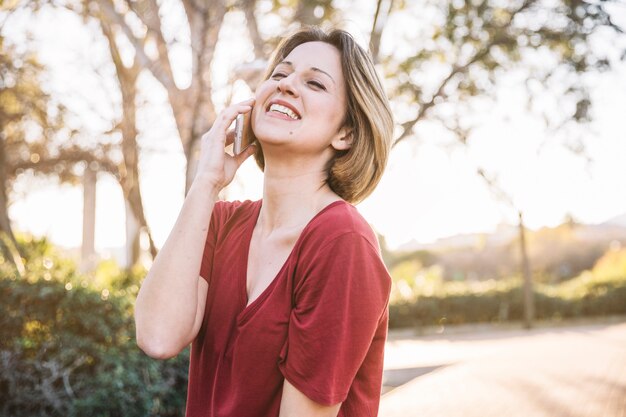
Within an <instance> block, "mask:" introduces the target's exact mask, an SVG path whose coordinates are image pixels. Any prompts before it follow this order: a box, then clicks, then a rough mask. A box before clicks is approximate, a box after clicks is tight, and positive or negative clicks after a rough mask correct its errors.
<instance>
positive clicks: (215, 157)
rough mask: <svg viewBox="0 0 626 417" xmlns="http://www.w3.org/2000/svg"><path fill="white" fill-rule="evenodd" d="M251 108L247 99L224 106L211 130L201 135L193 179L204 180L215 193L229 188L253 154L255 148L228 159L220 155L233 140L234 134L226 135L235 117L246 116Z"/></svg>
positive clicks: (247, 149)
mask: <svg viewBox="0 0 626 417" xmlns="http://www.w3.org/2000/svg"><path fill="white" fill-rule="evenodd" d="M253 105H254V99H253V98H250V99H248V100H246V101H242V102H241V103H236V104H233V105H231V106H228V107H227V108H225V109H224V110H222V111H221V112H220V114H218V116H217V118H216V119H215V122H214V123H213V126H212V127H211V129H210V130H209V131H208V132H207V133H205V134H204V135H202V139H201V144H200V160H199V161H198V169H197V171H196V176H195V178H202V179H203V180H207V181H208V182H209V183H211V184H213V185H214V186H215V187H216V189H217V190H218V191H219V190H221V189H222V188H224V187H226V186H227V185H228V184H230V182H231V181H232V180H233V178H234V177H235V173H236V172H237V169H239V167H240V166H241V164H242V163H243V161H245V160H246V159H247V158H248V157H249V156H250V155H253V154H254V153H255V152H256V149H257V148H256V146H257V145H255V144H252V145H250V146H248V147H247V148H246V149H245V150H244V151H243V152H241V153H240V154H239V155H235V156H231V155H229V154H227V153H226V152H224V148H225V147H226V146H228V145H230V144H231V143H232V142H233V140H234V132H233V131H232V130H231V131H229V132H227V129H228V127H229V126H230V125H231V123H232V122H233V121H234V120H235V118H236V117H237V115H238V114H240V113H248V112H250V111H251V110H252V106H253Z"/></svg>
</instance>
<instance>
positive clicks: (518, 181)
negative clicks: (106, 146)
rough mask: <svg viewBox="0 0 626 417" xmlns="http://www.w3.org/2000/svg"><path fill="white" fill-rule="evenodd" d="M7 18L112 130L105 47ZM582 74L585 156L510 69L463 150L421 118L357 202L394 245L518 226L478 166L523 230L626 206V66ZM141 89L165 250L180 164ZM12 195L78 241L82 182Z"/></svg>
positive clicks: (19, 215) (147, 91)
mask: <svg viewBox="0 0 626 417" xmlns="http://www.w3.org/2000/svg"><path fill="white" fill-rule="evenodd" d="M174 12H175V10H174V11H172V13H166V15H170V16H171V15H172V14H175V13H174ZM365 12H369V11H365ZM365 12H364V13H365ZM229 19H232V21H231V23H233V25H232V29H230V32H229V31H228V30H225V32H224V33H223V34H222V36H226V37H228V39H233V42H234V45H235V47H233V46H232V45H231V46H230V47H229V48H228V50H221V51H219V50H218V51H217V55H218V56H221V57H222V58H221V59H222V60H223V61H220V62H221V64H220V65H218V66H216V67H217V68H216V70H215V74H214V75H215V81H214V82H215V83H216V84H224V85H227V86H228V87H225V88H223V89H221V90H220V91H217V92H216V95H215V97H214V98H215V101H216V102H218V103H222V104H223V103H224V101H225V100H226V99H227V97H228V96H229V95H230V94H232V96H233V99H234V100H238V99H244V98H246V97H247V96H248V95H249V94H250V92H249V91H248V90H247V89H246V88H245V86H242V85H240V84H235V85H230V84H229V82H228V74H229V69H230V68H231V67H232V65H234V63H235V62H241V61H243V60H245V59H248V58H249V57H250V55H251V48H250V47H249V45H248V44H246V43H245V42H243V41H238V40H237V38H238V36H239V35H238V34H237V32H236V31H237V28H238V27H241V26H240V25H241V24H243V20H242V19H243V18H242V16H241V15H237V14H233V15H232V16H230V17H229ZM354 19H355V20H354V22H355V24H354V29H353V31H354V32H357V33H356V37H357V39H359V38H360V39H364V36H363V35H364V34H365V33H366V31H367V29H368V26H369V22H367V21H363V22H365V23H360V24H357V23H356V22H358V21H359V20H358V17H354ZM9 23H10V25H7V27H5V28H3V29H2V30H3V33H4V35H5V36H7V38H9V39H12V40H14V41H15V42H16V43H18V44H19V43H20V39H21V40H23V39H24V38H23V36H24V34H25V33H26V30H27V29H30V30H31V32H32V33H33V36H34V39H35V41H36V44H37V45H38V53H39V58H40V60H41V61H42V62H43V63H44V64H46V66H47V67H48V68H49V73H48V75H47V79H48V81H47V82H48V84H49V86H50V88H51V89H53V90H54V91H55V93H58V94H61V95H63V96H65V97H67V104H68V107H70V109H71V110H72V111H73V112H75V113H76V114H77V115H78V117H79V118H80V120H81V121H82V123H83V125H84V126H85V129H86V131H85V132H84V136H85V138H87V139H85V140H88V138H89V137H90V135H93V137H97V135H98V132H101V131H103V130H106V129H107V128H108V127H110V126H108V124H107V123H110V122H109V120H112V119H114V118H115V116H116V113H115V112H116V110H115V106H113V105H111V103H112V102H115V100H117V99H118V97H117V95H119V92H116V89H117V86H116V85H115V84H114V83H112V82H111V80H108V79H107V77H106V76H98V75H97V73H98V72H99V73H102V74H105V75H106V68H107V67H106V65H110V64H107V62H108V61H107V53H108V51H107V49H106V47H105V45H103V44H101V43H99V42H98V41H97V37H95V36H93V35H91V34H89V32H88V31H85V29H84V26H83V23H82V22H81V21H80V20H79V19H77V18H75V17H74V16H73V15H71V14H70V13H67V12H65V13H52V12H50V11H46V12H44V14H43V16H42V17H40V19H38V21H37V24H36V25H35V24H33V22H32V21H30V20H28V19H26V18H22V19H19V18H16V19H13V20H11V21H10V22H9ZM226 27H228V25H226ZM359 31H360V35H359ZM172 60H173V61H174V62H177V63H180V65H176V66H175V68H176V71H177V73H176V74H175V76H176V77H177V83H179V85H183V84H184V83H185V82H186V79H185V77H186V76H187V75H186V71H187V70H188V68H186V67H185V64H184V63H185V62H188V59H187V56H186V51H185V50H184V48H179V49H178V50H175V51H174V52H173V53H172ZM591 83H592V85H593V86H594V87H593V89H592V91H591V94H592V99H593V103H594V108H593V122H592V123H591V124H590V125H589V126H588V128H587V129H586V130H585V131H584V134H585V138H586V139H585V143H586V145H587V151H588V155H589V157H590V159H591V162H587V161H586V160H585V159H584V158H581V157H580V156H577V155H574V154H573V153H571V152H569V151H567V150H565V149H564V148H563V146H562V145H560V144H559V143H558V141H551V140H550V139H551V138H550V135H552V134H551V133H548V132H547V131H546V129H545V127H544V126H543V124H542V123H541V121H540V120H538V119H537V118H536V116H533V115H532V114H529V113H528V111H527V109H526V107H525V101H524V94H525V92H524V85H523V83H521V82H519V80H517V79H516V78H515V76H514V74H513V75H512V76H511V77H509V78H507V79H505V81H504V82H503V84H502V85H501V86H500V88H499V89H498V92H497V101H496V103H495V105H492V106H486V107H485V109H484V112H482V115H481V116H476V117H477V119H476V121H477V122H479V123H478V125H479V127H478V128H477V129H476V130H475V131H474V133H473V136H472V138H471V145H472V146H471V147H469V148H463V147H458V146H456V147H455V146H442V138H441V137H439V136H440V134H439V133H438V131H437V130H436V129H435V128H434V127H432V126H429V125H428V124H423V125H422V126H421V127H420V128H419V129H420V130H419V132H418V134H419V137H420V140H419V141H417V140H407V141H404V142H403V143H400V144H399V145H398V146H397V147H395V148H394V149H393V151H392V153H391V156H390V160H389V163H388V168H387V170H386V172H385V174H384V176H383V178H382V180H381V182H380V184H379V186H378V188H377V189H376V190H375V192H374V193H373V194H372V195H371V196H370V197H369V198H368V199H367V200H365V201H364V202H362V203H361V204H359V205H358V206H357V208H358V209H359V211H360V212H361V214H363V216H364V217H365V218H366V219H367V220H368V221H369V222H370V224H371V225H372V227H373V228H374V229H375V230H376V231H377V232H379V233H380V234H382V235H383V236H385V239H386V241H387V243H388V245H389V246H390V247H391V248H398V247H401V246H402V245H406V244H407V243H410V242H419V243H428V242H432V241H435V240H437V239H439V238H443V237H447V236H452V235H456V234H461V233H476V232H491V231H493V230H495V228H497V227H498V225H499V224H501V223H514V222H515V220H516V213H515V211H513V210H512V209H511V208H510V207H509V206H508V205H506V204H504V203H502V202H501V201H498V200H497V199H496V198H495V197H494V196H493V194H492V193H491V192H490V191H489V189H488V188H486V186H485V184H484V181H483V180H481V179H480V178H479V177H478V176H477V175H476V174H475V172H476V168H477V167H478V166H480V167H485V168H487V169H488V171H489V172H490V173H494V174H497V177H498V181H499V183H500V184H501V186H502V188H503V189H505V190H506V191H507V192H508V193H509V194H510V195H511V196H512V198H513V201H514V202H515V204H516V206H518V207H520V208H522V209H523V211H524V215H525V221H526V223H527V226H528V227H530V228H532V229H538V228H540V227H544V226H556V225H558V224H560V223H561V222H562V221H563V219H564V218H565V216H567V215H572V216H574V218H575V219H577V220H579V221H582V222H585V223H600V222H603V221H606V220H607V219H610V218H612V217H615V216H618V215H621V214H624V213H626V192H625V191H624V190H626V164H625V163H624V162H623V161H624V159H625V157H626V137H625V136H626V134H625V133H624V124H623V119H624V109H626V94H624V93H625V92H626V65H624V64H621V65H620V66H618V67H617V68H615V70H614V71H613V72H612V73H610V74H603V75H601V76H598V77H596V78H594V79H592V80H591ZM140 86H141V87H140V89H141V91H142V92H143V93H142V97H141V99H140V100H142V105H141V106H140V110H139V114H138V124H139V130H140V132H141V134H140V136H139V138H138V139H139V143H140V146H141V148H142V149H143V152H142V154H141V161H140V171H141V186H142V193H143V197H144V205H145V207H146V216H147V220H148V223H149V225H150V227H151V229H152V232H153V234H154V238H155V241H156V244H157V246H158V247H160V246H162V244H163V242H164V241H165V239H166V238H167V236H168V234H169V232H170V230H171V228H172V226H173V225H174V222H175V220H176V217H177V215H178V212H179V210H180V207H181V205H182V202H183V199H184V172H185V161H184V157H183V153H182V149H181V146H180V140H179V139H178V137H177V134H176V129H175V126H174V124H173V120H172V118H171V115H170V113H169V110H168V109H167V106H165V104H164V103H165V100H166V96H165V92H164V91H163V89H162V88H161V87H160V86H159V85H158V84H157V83H156V82H155V81H154V80H153V79H152V78H151V77H149V76H145V77H142V78H141V80H140ZM85 91H88V92H89V94H85V93H84V92H85ZM541 144H544V145H543V146H541ZM538 149H540V151H538ZM229 193H230V194H229V198H231V199H258V198H261V197H262V175H261V173H260V171H259V170H258V168H257V167H256V165H255V164H254V162H253V161H252V159H250V160H249V161H246V163H244V165H243V166H242V167H241V169H240V170H239V172H238V174H237V177H236V179H235V181H234V184H233V185H232V186H231V189H230V191H229ZM12 197H13V198H12V200H13V204H12V206H11V207H10V210H9V215H10V217H11V219H12V220H13V225H14V228H15V229H17V230H18V231H27V232H31V233H33V234H35V235H39V236H41V235H46V236H48V237H49V238H50V239H51V240H52V241H53V242H55V243H57V244H59V245H62V246H65V247H77V246H79V245H80V243H81V238H82V230H81V229H82V204H83V203H82V188H81V187H80V186H78V187H73V186H69V185H63V186H57V185H55V184H53V183H52V182H51V181H45V180H32V179H29V178H24V179H23V180H22V181H19V182H17V183H16V185H15V190H14V191H13V194H12ZM96 201H97V208H96V222H97V225H96V249H97V250H99V251H100V252H101V253H105V252H106V251H107V248H110V247H119V246H123V245H124V242H125V229H124V221H125V220H124V218H125V217H124V216H125V212H124V211H125V208H124V202H123V198H122V192H121V190H120V188H119V186H118V185H117V183H116V182H115V180H114V179H113V178H111V177H110V176H108V175H106V174H101V175H100V176H99V179H98V186H97V196H96Z"/></svg>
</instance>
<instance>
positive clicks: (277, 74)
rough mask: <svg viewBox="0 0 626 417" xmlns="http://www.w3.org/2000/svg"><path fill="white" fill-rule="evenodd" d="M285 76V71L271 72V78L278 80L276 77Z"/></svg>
mask: <svg viewBox="0 0 626 417" xmlns="http://www.w3.org/2000/svg"><path fill="white" fill-rule="evenodd" d="M286 76H287V74H285V73H282V72H275V73H274V74H272V79H273V80H278V79H281V78H284V77H286Z"/></svg>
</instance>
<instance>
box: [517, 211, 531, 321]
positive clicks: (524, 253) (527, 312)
mask: <svg viewBox="0 0 626 417" xmlns="http://www.w3.org/2000/svg"><path fill="white" fill-rule="evenodd" d="M518 215H519V241H520V255H521V262H522V274H523V276H524V327H525V328H527V329H530V328H532V326H533V320H534V318H535V304H534V297H533V282H532V276H531V274H530V261H529V259H528V250H527V248H526V236H525V230H524V219H523V216H522V212H521V211H519V212H518Z"/></svg>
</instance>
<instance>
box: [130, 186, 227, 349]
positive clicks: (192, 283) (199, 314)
mask: <svg viewBox="0 0 626 417" xmlns="http://www.w3.org/2000/svg"><path fill="white" fill-rule="evenodd" d="M215 201H217V192H216V190H215V189H214V187H212V186H211V185H209V184H206V186H205V184H204V183H203V182H202V181H201V180H196V181H194V183H193V185H192V186H191V188H190V189H189V192H188V193H187V197H186V198H185V202H184V203H183V207H182V209H181V211H180V214H179V215H178V219H177V220H176V223H175V224H174V227H173V229H172V231H171V232H170V235H169V237H168V238H167V240H166V242H165V244H164V245H163V247H162V248H161V250H160V251H159V253H158V255H157V256H156V258H155V259H154V263H153V265H152V267H151V268H150V271H149V272H148V275H147V277H146V279H145V280H144V282H143V283H142V285H141V290H140V291H139V295H138V296H137V302H136V304H135V323H136V329H137V330H136V332H137V344H138V345H139V347H140V348H141V349H142V350H143V351H144V352H146V353H147V354H148V355H150V356H152V357H154V358H159V359H165V358H170V357H172V356H175V355H177V354H178V353H179V352H180V351H181V350H182V349H184V348H185V346H187V345H188V344H189V343H191V341H192V340H193V339H194V338H195V337H196V335H197V333H198V330H199V328H200V324H201V323H202V318H203V315H204V305H205V302H206V294H207V289H208V284H207V282H206V281H205V280H204V279H202V278H199V277H198V271H199V270H200V263H201V262H202V253H203V249H204V245H205V241H206V236H207V230H208V227H209V222H210V219H211V213H212V211H213V206H214V205H215Z"/></svg>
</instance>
